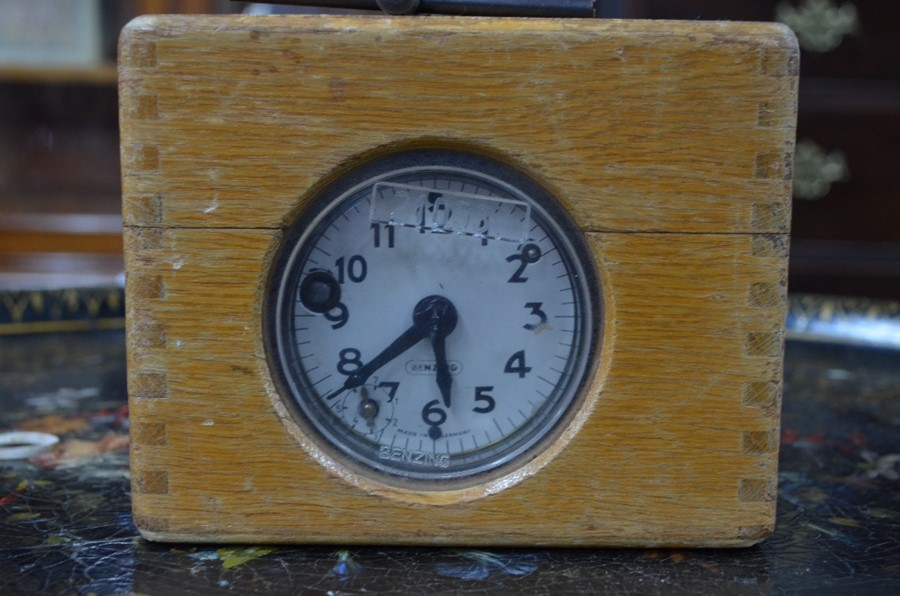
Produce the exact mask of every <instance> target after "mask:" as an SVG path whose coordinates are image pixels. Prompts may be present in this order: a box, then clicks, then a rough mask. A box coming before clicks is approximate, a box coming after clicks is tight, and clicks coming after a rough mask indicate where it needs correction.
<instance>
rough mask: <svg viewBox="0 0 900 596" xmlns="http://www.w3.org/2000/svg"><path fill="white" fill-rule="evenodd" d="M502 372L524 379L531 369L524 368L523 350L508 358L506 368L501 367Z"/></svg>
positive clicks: (528, 367)
mask: <svg viewBox="0 0 900 596" xmlns="http://www.w3.org/2000/svg"><path fill="white" fill-rule="evenodd" d="M503 372H505V373H511V374H515V375H519V378H520V379H523V378H525V375H526V374H528V373H530V372H531V367H530V366H525V350H519V351H518V352H516V353H515V354H513V355H512V356H510V357H509V360H507V361H506V366H505V367H503Z"/></svg>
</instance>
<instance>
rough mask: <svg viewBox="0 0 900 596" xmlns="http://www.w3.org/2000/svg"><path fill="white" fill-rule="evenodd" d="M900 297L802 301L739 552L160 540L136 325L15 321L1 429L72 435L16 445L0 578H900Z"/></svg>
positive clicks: (64, 587) (317, 582) (2, 514)
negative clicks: (139, 450)
mask: <svg viewBox="0 0 900 596" xmlns="http://www.w3.org/2000/svg"><path fill="white" fill-rule="evenodd" d="M890 308H894V307H890ZM890 308H888V309H887V310H885V307H884V306H883V305H882V306H879V307H878V308H875V307H873V306H872V305H871V304H867V303H856V304H847V303H846V302H843V303H840V304H838V305H837V306H835V303H833V302H828V301H822V300H818V299H812V298H807V299H805V302H804V301H803V300H799V299H794V300H792V308H791V318H789V327H790V333H789V337H790V338H791V339H789V341H788V345H787V354H786V362H785V395H784V416H783V425H782V436H781V467H780V473H779V498H778V524H777V528H776V531H775V533H774V535H773V536H771V537H770V538H769V539H767V540H766V541H764V542H763V543H762V544H760V545H758V546H755V547H752V548H749V549H738V550H659V549H654V550H620V549H616V550H606V549H593V550H589V549H554V550H537V549H534V550H529V549H516V550H512V549H498V550H471V549H436V548H429V549H418V548H387V547H367V548H358V547H353V548H344V547H341V546H340V545H336V546H332V547H322V546H318V547H302V546H297V547H269V546H255V547H253V546H246V545H243V546H236V545H228V544H222V545H216V546H209V545H205V546H195V545H161V544H153V543H150V542H146V541H144V540H143V539H141V538H140V537H139V536H138V534H137V531H136V530H135V527H134V525H133V523H132V519H131V512H130V499H129V484H128V482H129V473H128V411H127V406H126V391H125V356H124V337H123V333H122V331H121V330H120V329H99V328H96V327H104V326H105V327H110V326H111V327H115V326H116V325H114V324H112V325H110V324H106V325H99V326H94V327H95V328H94V329H93V330H83V331H66V332H47V330H48V328H47V327H46V326H45V327H43V328H42V329H41V331H42V332H40V333H29V332H22V328H21V325H20V327H18V328H17V330H16V332H15V333H11V334H5V335H4V334H3V333H2V329H0V432H2V431H38V432H45V433H50V434H53V435H56V436H58V437H59V439H60V442H59V443H58V444H57V445H56V446H54V447H53V448H51V449H49V450H47V451H45V452H44V453H42V454H40V455H37V456H35V457H32V458H30V459H18V460H4V461H0V594H98V595H102V594H128V593H139V594H160V595H169V594H195V593H196V594H200V593H202V594H210V593H212V594H215V593H220V592H221V593H237V594H280V593H289V594H297V593H311V594H315V593H324V594H358V593H363V592H366V593H378V594H406V593H413V594H422V593H442V594H443V593H490V594H495V593H503V592H511V591H517V592H522V593H545V594H549V593H552V594H566V593H615V594H655V593H666V594H669V593H687V594H710V593H728V594H733V593H734V594H760V593H763V594H769V593H817V592H819V593H823V594H888V593H895V594H896V593H898V592H900V479H898V478H900V474H898V473H900V432H898V431H900V429H898V426H900V341H897V342H896V343H894V342H893V340H894V339H898V338H900V335H898V332H897V329H898V327H897V313H894V312H892V311H891V310H890ZM829 309H830V310H829ZM873 309H874V310H873ZM885 320H887V323H888V325H887V327H885V326H884V325H883V323H884V321H885ZM829 321H830V322H831V324H829ZM835 322H839V323H841V324H840V325H836V324H834V323H835ZM0 323H2V321H0ZM21 323H22V321H19V322H18V324H21ZM851 323H852V324H851ZM892 325H893V327H892ZM81 326H82V327H83V326H84V325H81ZM90 326H91V325H88V327H90ZM861 326H862V329H861ZM866 326H868V330H866V329H865V327H866ZM76 327H77V326H76ZM68 328H70V329H71V328H73V327H71V326H70V327H68ZM885 334H886V335H885ZM891 334H893V335H891Z"/></svg>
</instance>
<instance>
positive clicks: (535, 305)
mask: <svg viewBox="0 0 900 596" xmlns="http://www.w3.org/2000/svg"><path fill="white" fill-rule="evenodd" d="M543 305H544V303H543V302H526V303H525V308H530V309H531V312H530V313H528V314H531V315H534V316H536V317H537V318H538V319H540V320H539V321H538V322H537V323H526V324H524V325H522V327H524V328H525V329H528V330H529V331H534V330H535V329H537V328H538V327H540V326H541V325H543V324H544V323H546V322H547V313H545V312H544V311H543V310H541V306H543Z"/></svg>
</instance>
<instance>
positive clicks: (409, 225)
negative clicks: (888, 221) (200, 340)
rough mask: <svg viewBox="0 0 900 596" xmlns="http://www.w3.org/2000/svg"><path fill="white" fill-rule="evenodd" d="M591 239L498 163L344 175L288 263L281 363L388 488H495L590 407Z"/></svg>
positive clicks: (432, 160) (399, 161) (297, 234)
mask: <svg viewBox="0 0 900 596" xmlns="http://www.w3.org/2000/svg"><path fill="white" fill-rule="evenodd" d="M595 270H596V267H595V265H594V263H593V259H592V257H591V253H590V250H589V249H588V247H587V244H586V242H585V240H584V239H583V238H582V234H581V232H580V230H578V228H577V227H576V226H575V224H574V222H572V220H571V218H570V217H569V216H568V215H567V214H566V212H565V211H564V210H563V209H562V208H561V207H560V205H559V204H558V202H557V201H556V200H555V199H553V197H551V196H550V195H549V194H548V193H547V191H546V190H544V189H543V188H541V187H540V186H539V185H538V184H536V183H535V182H534V181H533V180H531V179H529V178H528V177H527V176H526V175H525V174H524V173H522V172H520V171H518V170H517V169H515V168H513V167H510V166H508V165H506V164H504V163H502V162H500V161H498V160H496V159H492V158H489V157H487V156H483V155H478V154H474V153H469V152H462V151H455V150H447V149H444V150H428V149H419V150H412V151H402V152H393V153H389V154H387V155H386V156H383V157H380V158H378V159H375V160H372V161H370V162H367V163H365V164H364V165H362V166H360V167H358V168H355V169H354V170H352V171H351V172H349V173H347V174H345V175H343V176H341V177H340V178H339V179H337V180H336V181H334V182H332V183H330V184H329V185H327V186H326V187H325V188H323V189H322V191H321V192H320V193H319V196H317V197H316V198H315V199H314V202H313V204H312V205H311V206H310V207H309V208H308V209H307V210H306V211H305V212H304V213H303V215H302V217H300V218H298V220H297V221H296V222H293V224H292V225H291V228H290V231H289V232H288V234H287V239H286V241H285V242H284V245H283V246H282V249H281V254H280V255H279V257H278V258H277V259H276V260H275V263H274V265H273V268H272V280H271V282H270V298H269V302H268V310H267V312H266V323H267V329H268V330H269V331H270V333H269V341H268V350H269V351H268V354H269V361H270V362H271V364H272V368H273V374H274V376H275V377H277V378H278V379H279V380H280V381H281V383H280V386H281V393H282V394H283V395H285V396H286V397H287V398H288V401H289V402H290V403H291V405H292V406H294V407H295V408H296V410H297V416H298V419H299V420H298V423H299V424H303V425H305V426H306V427H307V428H310V429H314V431H315V434H316V435H318V436H319V437H320V441H321V443H322V444H323V447H324V448H325V449H328V450H331V451H334V452H336V453H339V454H340V457H341V460H342V461H344V462H346V465H349V466H354V465H356V466H358V467H359V469H360V472H361V473H367V472H368V471H369V470H371V473H373V474H375V475H377V476H379V477H380V478H382V479H383V480H384V481H385V482H388V483H392V482H397V481H403V480H416V481H420V483H421V484H420V486H421V487H422V488H432V489H437V490H440V489H441V488H445V487H446V482H447V481H454V480H456V481H462V480H465V479H468V480H469V481H479V482H482V481H483V480H484V477H485V476H486V475H496V474H498V473H500V472H501V471H503V470H508V469H510V468H511V467H515V464H516V462H517V461H521V460H522V459H523V458H528V457H533V453H534V452H535V451H537V450H540V448H541V447H542V445H544V444H546V443H547V442H548V440H550V439H551V438H552V437H554V436H555V434H556V433H555V432H554V431H555V429H556V427H557V426H558V425H559V424H560V423H564V422H565V421H566V420H568V419H571V413H572V412H573V411H574V410H575V409H577V407H578V405H579V404H580V403H581V402H582V401H583V400H582V399H580V397H581V395H582V393H583V392H582V389H583V388H584V385H585V383H586V380H587V378H588V376H589V374H590V373H591V372H592V371H593V366H594V363H595V362H596V351H597V346H598V338H599V331H598V329H599V326H600V322H601V321H602V307H601V304H600V299H601V293H600V292H599V289H598V286H597V280H596V275H595Z"/></svg>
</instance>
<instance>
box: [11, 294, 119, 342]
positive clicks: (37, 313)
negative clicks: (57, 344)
mask: <svg viewBox="0 0 900 596" xmlns="http://www.w3.org/2000/svg"><path fill="white" fill-rule="evenodd" d="M124 326H125V291H124V289H123V288H120V287H115V286H107V287H95V288H65V289H52V290H49V289H48V290H0V336H3V335H19V334H26V333H56V332H64V331H89V330H94V329H122V328H124Z"/></svg>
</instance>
